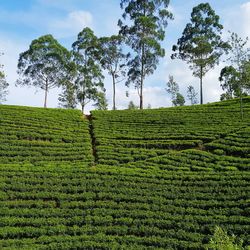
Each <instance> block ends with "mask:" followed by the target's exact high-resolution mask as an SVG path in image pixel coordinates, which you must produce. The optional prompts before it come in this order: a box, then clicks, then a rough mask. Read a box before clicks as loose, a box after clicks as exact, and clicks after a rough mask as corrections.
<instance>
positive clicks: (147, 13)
mask: <svg viewBox="0 0 250 250" xmlns="http://www.w3.org/2000/svg"><path fill="white" fill-rule="evenodd" d="M168 5H169V0H151V1H149V0H144V1H142V0H121V8H122V9H124V13H123V19H124V20H126V18H127V17H129V20H128V24H125V23H123V22H122V20H119V22H118V25H119V26H120V34H121V35H123V36H124V37H125V42H126V44H127V45H128V46H129V47H131V48H132V50H133V51H134V56H133V57H132V58H131V59H130V60H129V61H128V68H129V69H128V80H127V82H126V85H127V86H129V85H130V84H131V83H133V84H134V85H135V88H136V89H137V90H138V94H139V98H140V109H143V87H144V80H145V78H146V76H148V75H150V74H152V73H153V72H154V71H155V69H156V67H157V64H158V63H159V58H160V57H163V56H164V55H165V50H164V49H163V48H162V47H161V44H160V42H161V41H163V40H164V37H165V28H166V26H167V24H168V22H167V21H168V19H172V14H171V13H170V12H169V11H168V10H167V8H168Z"/></svg>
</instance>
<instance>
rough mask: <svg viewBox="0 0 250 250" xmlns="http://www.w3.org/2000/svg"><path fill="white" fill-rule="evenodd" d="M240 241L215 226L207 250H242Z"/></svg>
mask: <svg viewBox="0 0 250 250" xmlns="http://www.w3.org/2000/svg"><path fill="white" fill-rule="evenodd" d="M242 243H243V242H242V241H241V240H238V241H237V238H236V236H234V235H232V236H229V235H228V234H227V232H226V231H224V230H223V229H222V228H221V227H218V226H216V228H215V231H214V235H213V237H212V239H211V240H210V242H209V247H208V249H210V250H244V248H243V247H242Z"/></svg>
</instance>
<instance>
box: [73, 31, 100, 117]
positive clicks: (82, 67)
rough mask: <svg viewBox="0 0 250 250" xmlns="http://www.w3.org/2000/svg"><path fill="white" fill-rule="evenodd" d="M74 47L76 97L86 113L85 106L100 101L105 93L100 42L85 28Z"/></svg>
mask: <svg viewBox="0 0 250 250" xmlns="http://www.w3.org/2000/svg"><path fill="white" fill-rule="evenodd" d="M72 47H73V55H74V62H75V64H76V79H75V86H76V96H77V100H78V102H79V103H80V104H81V107H82V112H83V113H84V108H85V106H86V105H87V104H88V103H89V102H91V101H98V95H99V93H100V92H103V91H104V84H103V78H104V77H103V75H102V70H101V65H100V63H99V62H100V50H99V41H98V38H97V37H96V36H95V34H94V32H93V31H92V30H91V29H90V28H84V29H83V30H82V31H81V32H80V33H79V34H78V37H77V41H75V42H74V43H73V45H72Z"/></svg>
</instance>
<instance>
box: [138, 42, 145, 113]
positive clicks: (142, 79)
mask: <svg viewBox="0 0 250 250" xmlns="http://www.w3.org/2000/svg"><path fill="white" fill-rule="evenodd" d="M144 53H145V48H144V44H143V45H142V55H141V85H140V94H139V95H140V109H143V84H144Z"/></svg>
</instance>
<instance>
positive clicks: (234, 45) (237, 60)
mask: <svg viewBox="0 0 250 250" xmlns="http://www.w3.org/2000/svg"><path fill="white" fill-rule="evenodd" d="M230 34H231V35H230V38H229V41H228V43H229V45H230V50H229V58H228V61H229V62H230V63H231V66H232V67H234V69H235V71H236V72H237V78H238V81H236V82H235V83H236V84H237V85H238V86H237V89H238V92H239V97H240V112H241V118H242V119H243V104H242V97H243V95H244V88H247V86H248V84H247V82H248V80H247V66H246V65H247V62H248V61H249V59H250V49H249V48H246V46H247V42H248V38H246V39H245V40H243V39H242V38H241V37H239V36H238V34H236V33H234V32H230Z"/></svg>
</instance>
